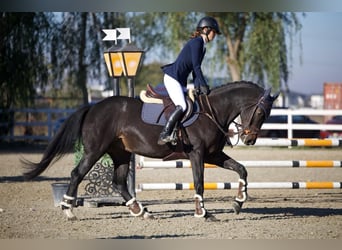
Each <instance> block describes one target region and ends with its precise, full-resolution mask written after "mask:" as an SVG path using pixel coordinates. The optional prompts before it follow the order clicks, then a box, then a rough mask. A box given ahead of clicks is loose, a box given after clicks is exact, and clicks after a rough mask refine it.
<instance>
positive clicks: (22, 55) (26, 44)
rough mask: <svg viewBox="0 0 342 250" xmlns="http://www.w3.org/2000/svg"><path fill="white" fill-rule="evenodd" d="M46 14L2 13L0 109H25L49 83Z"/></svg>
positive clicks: (0, 21)
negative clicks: (40, 89)
mask: <svg viewBox="0 0 342 250" xmlns="http://www.w3.org/2000/svg"><path fill="white" fill-rule="evenodd" d="M49 29H50V23H49V15H45V14H44V13H1V15H0V37H1V42H0V88H1V92H0V108H2V109H7V108H10V107H27V106H29V105H31V104H32V101H33V98H34V96H35V93H36V88H42V87H44V86H45V85H46V84H47V80H48V63H47V58H46V52H47V50H48V47H46V46H45V42H46V41H47V40H49V39H50V37H49V33H48V32H47V31H48V30H49Z"/></svg>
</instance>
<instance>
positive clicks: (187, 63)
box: [158, 16, 221, 145]
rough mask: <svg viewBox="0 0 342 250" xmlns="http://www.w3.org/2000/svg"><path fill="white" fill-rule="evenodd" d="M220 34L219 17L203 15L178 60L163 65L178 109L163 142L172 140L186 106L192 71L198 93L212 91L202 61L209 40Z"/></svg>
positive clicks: (167, 87) (166, 128)
mask: <svg viewBox="0 0 342 250" xmlns="http://www.w3.org/2000/svg"><path fill="white" fill-rule="evenodd" d="M216 34H221V32H220V29H219V26H218V23H217V21H216V20H215V18H213V17H209V16H207V17H204V18H202V19H201V20H200V21H199V22H198V24H197V28H196V31H195V32H194V33H193V34H192V35H191V39H190V40H189V41H188V42H187V43H186V44H185V46H184V47H183V49H182V50H181V52H180V53H179V55H178V57H177V59H176V61H175V62H173V63H171V64H167V65H165V66H163V67H162V70H163V72H164V85H165V88H166V90H167V92H168V94H169V96H170V98H171V100H172V101H173V103H174V104H175V106H176V109H175V111H174V112H173V113H172V114H171V115H170V118H169V120H168V121H167V123H166V125H165V127H164V128H163V131H162V132H161V133H160V136H159V140H158V144H159V145H163V144H165V143H167V142H170V141H172V138H171V132H172V131H173V129H174V127H175V125H176V123H177V121H178V120H179V119H180V118H181V117H182V115H183V113H184V111H185V110H186V102H185V94H184V93H185V92H186V86H187V78H188V76H189V74H190V73H191V72H192V76H193V82H194V85H195V91H196V94H197V95H199V94H204V95H208V94H209V86H208V84H207V82H206V80H205V78H204V76H203V73H202V69H201V64H202V60H203V57H204V55H205V44H206V43H208V42H210V41H212V40H213V39H214V38H215V35H216Z"/></svg>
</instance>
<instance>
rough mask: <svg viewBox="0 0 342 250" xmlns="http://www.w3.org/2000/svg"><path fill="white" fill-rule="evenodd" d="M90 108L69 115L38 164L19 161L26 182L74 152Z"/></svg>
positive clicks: (86, 107) (83, 108) (24, 160)
mask: <svg viewBox="0 0 342 250" xmlns="http://www.w3.org/2000/svg"><path fill="white" fill-rule="evenodd" d="M89 108H90V106H84V107H82V108H80V109H79V110H77V111H76V112H74V113H73V114H71V115H70V117H69V118H67V119H66V120H65V122H64V123H63V125H62V126H61V127H60V129H59V130H58V132H57V134H56V135H55V136H54V137H53V139H52V140H51V142H50V143H49V144H48V146H47V148H46V149H45V151H44V154H43V157H42V159H41V161H40V162H38V163H34V162H31V161H28V160H26V159H21V162H22V163H23V164H24V166H25V168H27V169H28V170H27V171H26V172H25V173H24V178H25V179H26V180H31V179H33V178H35V177H37V176H38V175H40V174H41V173H42V172H43V171H44V170H45V169H46V168H47V167H48V166H49V165H50V164H51V163H54V162H56V161H58V160H59V159H60V158H62V157H63V156H64V155H65V154H67V153H69V152H71V151H72V150H74V146H75V143H76V142H77V141H78V140H79V139H80V138H81V132H82V124H83V120H84V117H85V115H86V114H87V112H88V111H89Z"/></svg>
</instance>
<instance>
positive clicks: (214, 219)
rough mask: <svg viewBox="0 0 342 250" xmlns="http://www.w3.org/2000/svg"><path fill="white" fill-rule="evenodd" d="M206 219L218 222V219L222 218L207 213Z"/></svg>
mask: <svg viewBox="0 0 342 250" xmlns="http://www.w3.org/2000/svg"><path fill="white" fill-rule="evenodd" d="M205 221H209V222H216V221H220V220H219V219H217V218H216V217H215V216H214V215H212V214H210V213H207V214H206V216H205Z"/></svg>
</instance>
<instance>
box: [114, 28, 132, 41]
mask: <svg viewBox="0 0 342 250" xmlns="http://www.w3.org/2000/svg"><path fill="white" fill-rule="evenodd" d="M116 30H117V32H118V33H117V37H116V38H117V39H121V40H123V39H128V40H131V30H130V28H117V29H116Z"/></svg>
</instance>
